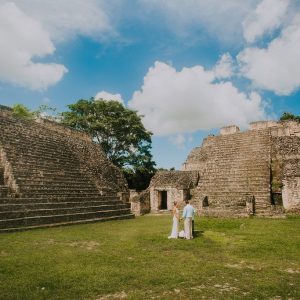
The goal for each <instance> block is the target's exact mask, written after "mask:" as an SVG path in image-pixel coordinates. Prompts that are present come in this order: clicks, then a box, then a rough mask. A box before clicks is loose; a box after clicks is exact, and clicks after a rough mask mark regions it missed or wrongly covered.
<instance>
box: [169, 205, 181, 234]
mask: <svg viewBox="0 0 300 300" xmlns="http://www.w3.org/2000/svg"><path fill="white" fill-rule="evenodd" d="M172 213H173V226H172V232H171V235H170V236H169V237H168V238H169V239H177V238H178V231H179V209H178V203H177V202H176V201H174V207H173V211H172Z"/></svg>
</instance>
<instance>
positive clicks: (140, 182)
mask: <svg viewBox="0 0 300 300" xmlns="http://www.w3.org/2000/svg"><path fill="white" fill-rule="evenodd" d="M155 172H156V170H155V169H154V168H153V167H152V166H150V168H149V169H147V168H138V169H134V170H133V169H130V168H125V169H123V173H124V175H125V178H126V180H127V182H128V187H129V188H130V189H136V190H145V189H146V188H147V187H148V186H149V184H150V181H151V178H152V177H153V175H154V174H155Z"/></svg>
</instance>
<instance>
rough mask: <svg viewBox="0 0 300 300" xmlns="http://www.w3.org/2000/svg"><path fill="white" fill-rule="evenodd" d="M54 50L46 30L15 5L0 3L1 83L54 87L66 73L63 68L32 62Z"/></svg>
mask: <svg viewBox="0 0 300 300" xmlns="http://www.w3.org/2000/svg"><path fill="white" fill-rule="evenodd" d="M54 51H55V47H54V45H53V43H52V41H51V39H50V37H49V35H48V33H47V31H45V30H44V28H43V27H42V25H41V24H40V23H39V22H37V21H36V20H34V19H32V18H31V17H29V16H27V15H26V14H25V13H23V12H22V11H21V10H20V9H19V8H18V7H17V6H16V5H15V4H14V3H4V4H1V3H0V65H1V69H0V81H4V82H10V83H13V84H16V85H20V86H23V87H27V88H30V89H32V90H43V89H46V88H47V87H49V86H51V85H54V84H56V83H57V82H58V81H60V80H61V78H62V77H63V75H64V74H65V73H66V72H67V69H66V67H65V66H63V65H60V64H55V63H38V62H34V61H33V58H36V57H43V56H45V55H49V54H53V53H54Z"/></svg>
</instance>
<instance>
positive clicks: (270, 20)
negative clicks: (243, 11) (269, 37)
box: [243, 0, 290, 43]
mask: <svg viewBox="0 0 300 300" xmlns="http://www.w3.org/2000/svg"><path fill="white" fill-rule="evenodd" d="M289 2H290V1H289V0H263V1H262V2H261V3H260V4H259V5H257V7H256V9H255V11H253V12H251V13H250V14H249V16H248V17H247V18H246V20H245V21H244V22H243V28H244V37H245V39H246V41H247V42H249V43H252V42H254V41H255V40H256V39H257V38H260V37H262V36H263V35H264V34H265V33H266V32H270V31H272V30H274V29H276V28H278V27H279V26H280V25H281V23H282V21H283V18H284V16H285V14H286V12H287V8H288V6H289Z"/></svg>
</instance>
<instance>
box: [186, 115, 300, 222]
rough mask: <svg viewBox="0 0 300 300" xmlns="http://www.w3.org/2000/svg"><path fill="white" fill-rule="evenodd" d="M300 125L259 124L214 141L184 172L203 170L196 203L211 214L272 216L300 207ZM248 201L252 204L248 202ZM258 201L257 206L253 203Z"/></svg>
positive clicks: (230, 129) (224, 130) (206, 143)
mask: <svg viewBox="0 0 300 300" xmlns="http://www.w3.org/2000/svg"><path fill="white" fill-rule="evenodd" d="M299 162H300V124H299V123H298V122H295V121H284V122H275V121H259V122H253V123H251V124H250V130H248V131H245V132H239V131H238V129H237V127H235V126H227V127H225V128H222V129H221V135H220V136H209V137H207V138H206V139H204V140H203V144H202V146H201V147H196V148H194V149H193V150H192V151H191V153H190V154H189V156H188V158H187V160H186V162H185V163H184V164H183V168H182V170H198V171H199V174H200V180H199V183H198V187H197V188H196V189H195V190H193V191H192V195H193V197H192V199H193V201H194V204H195V205H196V206H197V207H198V209H199V210H200V213H202V214H207V215H218V216H220V215H235V216H238V215H241V216H242V215H247V214H249V211H251V207H249V205H250V206H253V210H254V212H255V213H256V214H260V215H269V214H275V213H282V212H283V209H285V210H286V211H289V210H293V211H294V210H297V209H298V208H299V194H300V186H299V177H300V165H299ZM247 199H248V200H247ZM249 199H253V201H252V200H251V201H249Z"/></svg>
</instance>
